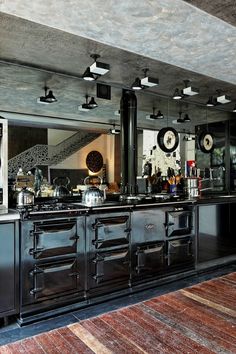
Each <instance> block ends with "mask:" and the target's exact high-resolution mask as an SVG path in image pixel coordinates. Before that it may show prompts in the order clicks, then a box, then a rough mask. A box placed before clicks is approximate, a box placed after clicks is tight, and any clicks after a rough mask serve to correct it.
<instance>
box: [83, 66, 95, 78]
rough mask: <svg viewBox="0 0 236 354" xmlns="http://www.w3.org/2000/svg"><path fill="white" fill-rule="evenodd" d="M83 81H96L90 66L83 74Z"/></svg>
mask: <svg viewBox="0 0 236 354" xmlns="http://www.w3.org/2000/svg"><path fill="white" fill-rule="evenodd" d="M83 79H84V80H86V81H94V80H95V76H94V75H93V74H92V73H91V71H90V67H89V66H88V67H87V69H86V70H85V72H84V73H83Z"/></svg>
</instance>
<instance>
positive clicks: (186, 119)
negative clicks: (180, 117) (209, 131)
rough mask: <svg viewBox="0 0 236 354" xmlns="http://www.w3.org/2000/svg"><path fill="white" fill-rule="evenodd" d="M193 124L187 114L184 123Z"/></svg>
mask: <svg viewBox="0 0 236 354" xmlns="http://www.w3.org/2000/svg"><path fill="white" fill-rule="evenodd" d="M187 122H191V119H190V118H189V115H188V114H187V113H186V114H185V115H184V123H187Z"/></svg>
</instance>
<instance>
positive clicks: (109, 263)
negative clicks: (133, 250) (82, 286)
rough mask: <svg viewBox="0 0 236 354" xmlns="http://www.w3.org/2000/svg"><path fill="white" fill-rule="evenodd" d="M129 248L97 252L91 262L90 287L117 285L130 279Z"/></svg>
mask: <svg viewBox="0 0 236 354" xmlns="http://www.w3.org/2000/svg"><path fill="white" fill-rule="evenodd" d="M129 268H130V262H129V249H128V248H124V249H119V250H110V251H106V252H99V253H96V254H95V258H94V259H92V260H91V262H90V288H93V287H97V286H102V285H106V284H107V285H110V286H109V288H110V287H112V285H111V283H114V285H116V284H117V283H120V282H126V283H127V284H128V280H129Z"/></svg>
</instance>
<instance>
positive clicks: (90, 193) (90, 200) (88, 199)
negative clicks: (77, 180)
mask: <svg viewBox="0 0 236 354" xmlns="http://www.w3.org/2000/svg"><path fill="white" fill-rule="evenodd" d="M97 177H98V178H99V180H100V185H101V177H99V176H97ZM89 178H90V177H89V176H88V177H86V178H85V180H84V184H85V185H86V186H88V184H87V181H89ZM82 202H83V203H84V204H85V205H86V206H98V205H101V204H103V202H104V193H103V192H102V191H101V190H100V189H99V188H97V187H96V186H91V187H88V188H87V189H86V191H85V192H84V193H83V197H82Z"/></svg>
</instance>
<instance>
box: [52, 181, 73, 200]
mask: <svg viewBox="0 0 236 354" xmlns="http://www.w3.org/2000/svg"><path fill="white" fill-rule="evenodd" d="M69 184H70V179H69V178H68V177H56V178H54V180H53V188H54V191H53V196H54V197H65V196H67V195H69V194H70V191H69V189H68V185H69Z"/></svg>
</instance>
